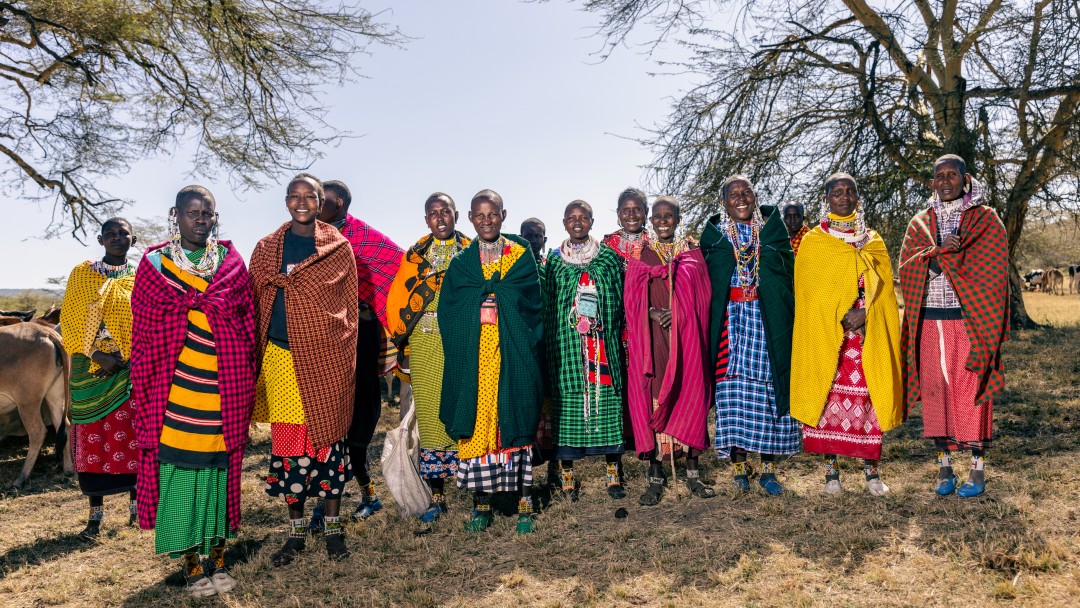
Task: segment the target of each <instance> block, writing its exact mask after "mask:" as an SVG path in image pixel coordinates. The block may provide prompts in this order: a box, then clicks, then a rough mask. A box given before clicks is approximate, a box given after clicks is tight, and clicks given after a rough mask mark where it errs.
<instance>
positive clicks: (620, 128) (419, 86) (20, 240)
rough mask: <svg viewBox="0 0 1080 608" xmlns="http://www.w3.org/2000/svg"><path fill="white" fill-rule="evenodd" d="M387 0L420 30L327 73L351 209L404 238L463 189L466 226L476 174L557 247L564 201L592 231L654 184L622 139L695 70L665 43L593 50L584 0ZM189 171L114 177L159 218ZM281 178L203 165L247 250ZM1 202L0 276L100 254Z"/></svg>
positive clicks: (173, 167) (654, 117) (268, 224)
mask: <svg viewBox="0 0 1080 608" xmlns="http://www.w3.org/2000/svg"><path fill="white" fill-rule="evenodd" d="M389 4H390V3H389V2H382V3H379V4H375V3H370V2H365V3H364V6H365V7H367V8H369V9H371V10H378V9H379V7H380V5H389ZM393 4H395V5H396V6H394V8H393V11H392V13H387V14H386V15H384V17H385V20H386V21H389V22H390V23H392V24H394V25H396V26H397V27H399V28H400V29H401V30H402V32H403V33H404V34H406V35H407V36H411V37H412V38H413V40H411V41H409V42H407V43H406V44H405V45H404V47H403V48H400V49H394V48H375V49H374V54H373V55H370V56H360V57H358V58H357V61H358V62H359V65H360V67H361V70H362V72H363V73H364V75H365V76H366V77H367V78H365V79H362V80H360V81H359V82H356V83H353V84H350V85H348V86H346V87H344V88H340V89H339V88H336V87H329V88H328V91H327V98H326V103H327V105H328V106H331V107H332V108H333V110H332V112H331V115H330V117H329V121H330V123H331V124H333V125H335V126H337V127H339V128H341V129H343V130H346V131H350V132H352V133H353V134H356V135H362V137H357V138H353V139H346V140H344V141H343V142H342V143H341V144H340V146H338V147H337V148H334V149H330V150H328V151H327V154H326V157H325V158H324V159H323V160H321V161H319V162H318V163H316V164H315V165H314V166H313V167H312V168H311V172H312V173H314V174H315V175H317V176H318V177H320V178H322V179H341V180H343V181H345V182H346V183H347V184H348V185H349V187H350V188H351V190H352V192H353V205H352V209H351V211H352V213H353V214H354V215H356V216H358V217H360V218H362V219H364V220H366V221H367V222H369V223H371V224H372V225H374V226H375V227H376V228H378V229H380V230H382V231H383V232H385V233H386V234H388V235H389V236H390V237H391V238H393V239H394V240H395V241H397V242H398V244H400V245H402V246H403V247H404V246H408V245H409V244H411V243H413V242H414V241H415V240H416V239H417V238H419V237H420V236H421V235H422V234H424V233H425V232H426V227H425V226H424V224H423V219H422V218H423V202H424V199H425V198H427V195H428V194H430V193H431V192H434V191H437V190H441V191H444V192H447V193H449V194H450V195H451V196H453V197H454V199H455V201H457V202H458V207H459V210H461V212H462V213H461V215H462V217H461V223H460V224H459V228H460V229H461V230H462V231H463V232H465V233H466V234H470V235H471V234H473V231H472V226H471V225H470V224H469V223H468V220H467V219H466V217H465V211H466V210H467V207H468V201H469V199H470V198H471V197H472V195H473V194H474V193H475V192H477V191H478V190H480V189H482V188H493V189H495V190H496V191H498V192H499V193H501V194H502V195H503V197H504V199H505V201H506V209H507V215H508V217H507V227H508V231H512V232H516V231H517V227H518V226H519V225H520V222H521V220H523V219H525V218H526V217H529V216H537V217H539V218H540V219H542V220H543V221H544V222H545V223H546V224H547V226H548V245H549V246H553V245H557V244H558V243H559V242H560V241H561V240H562V239H563V238H565V234H564V232H563V229H562V223H561V218H562V210H563V207H564V206H565V205H566V203H568V202H570V201H571V200H574V199H579V198H580V199H584V200H586V201H588V202H589V203H591V204H592V206H593V208H594V210H595V212H596V216H597V218H596V219H597V221H596V225H595V228H594V232H595V233H597V234H598V235H599V234H601V233H605V232H610V231H611V230H613V229H614V228H615V214H614V207H615V198H616V197H617V196H618V194H619V192H621V191H622V189H623V188H625V187H626V186H645V185H646V184H645V180H646V179H647V176H646V175H645V174H644V172H643V170H642V169H641V166H642V165H644V164H645V163H647V162H649V161H650V160H651V159H652V152H651V151H649V150H646V149H643V148H642V147H641V146H640V145H639V144H637V143H636V142H634V141H631V140H630V139H627V138H632V137H636V136H641V135H643V134H644V132H643V131H642V127H651V126H653V125H654V124H656V123H658V122H661V121H663V119H664V117H665V116H666V115H667V113H668V111H669V108H670V104H671V100H672V99H673V98H678V97H679V96H680V94H681V93H682V92H683V91H685V90H686V89H687V88H688V87H689V86H690V80H689V78H688V77H686V76H650V75H649V73H650V72H655V71H657V69H658V68H657V66H656V63H655V58H650V57H648V56H646V55H644V54H642V51H641V49H635V48H628V49H620V50H618V51H617V52H616V53H615V54H614V55H613V56H612V57H611V58H610V59H608V60H607V61H605V62H599V61H598V59H597V57H595V56H594V55H593V54H592V53H593V52H595V51H596V50H598V49H599V48H600V47H601V40H600V39H598V38H596V37H594V36H592V35H591V34H592V32H591V28H592V27H593V26H595V24H596V22H597V17H596V16H595V15H588V14H584V13H581V12H579V11H578V10H577V6H579V5H578V4H575V3H568V2H565V1H559V0H556V1H554V2H547V3H540V4H533V3H523V2H512V1H508V0H486V1H470V2H453V3H451V2H442V1H438V0H410V1H409V2H398V3H393ZM188 170H189V167H188V166H187V156H186V154H184V153H183V151H181V152H180V153H179V154H177V155H176V156H175V157H173V158H159V159H153V160H150V161H147V162H144V163H141V164H139V165H138V166H136V167H134V168H133V169H132V171H131V172H130V173H129V174H127V175H124V176H121V177H119V178H117V179H113V180H110V181H109V182H106V184H105V185H106V186H107V189H108V190H110V191H111V192H112V193H113V194H115V195H118V196H121V197H124V198H129V199H132V200H134V201H136V203H135V204H134V205H133V206H132V207H130V208H128V209H127V210H126V211H125V212H124V214H125V215H126V216H127V217H129V218H136V217H163V216H164V214H165V213H166V212H167V209H168V207H169V206H170V205H171V204H172V200H173V198H174V196H175V193H176V191H177V190H179V189H180V188H181V187H182V186H184V185H186V184H187V183H190V182H191V179H190V178H189V177H187V171H188ZM285 179H286V178H283V180H285ZM275 181H276V182H277V183H271V184H270V187H269V188H267V189H266V190H264V191H261V192H238V193H234V192H233V191H232V190H231V189H230V188H229V187H228V184H227V183H225V181H224V180H223V179H222V180H221V181H218V182H215V181H211V180H201V183H203V184H204V185H207V186H208V187H210V189H211V190H212V191H213V192H214V194H215V196H216V198H217V201H218V212H219V214H220V217H221V227H222V230H223V231H224V232H225V233H226V234H227V236H228V237H229V238H231V239H233V240H234V241H235V242H236V243H237V246H238V248H239V250H240V252H241V253H243V254H244V257H245V258H247V257H248V255H249V254H250V252H251V251H252V249H253V248H254V247H255V243H256V242H257V241H258V240H259V239H260V238H261V237H263V236H265V235H266V234H268V233H270V232H271V231H273V230H274V229H275V228H277V226H279V225H280V224H281V223H282V222H284V221H285V220H287V219H288V214H287V212H286V211H285V203H284V181H282V180H275ZM646 190H648V188H646ZM651 194H656V193H651ZM7 204H8V205H13V206H14V208H15V209H16V213H15V217H16V218H18V220H19V221H14V222H10V223H4V224H0V256H2V258H3V259H4V260H6V261H7V263H6V264H4V265H3V266H0V288H24V287H40V286H44V284H45V279H46V278H47V277H52V276H59V275H66V274H67V273H68V272H69V271H70V270H71V268H72V267H73V266H74V265H75V264H77V263H78V262H80V261H82V260H85V259H88V258H97V257H100V256H101V254H102V252H101V249H100V247H99V246H98V245H97V243H96V242H95V241H94V240H93V238H92V237H91V238H90V239H89V242H90V245H89V246H82V245H80V244H79V243H78V242H76V241H74V240H73V239H71V238H70V237H62V238H60V239H53V240H49V241H42V240H40V239H37V238H36V237H37V236H38V235H40V234H41V233H42V232H43V231H44V229H45V227H46V226H47V225H48V223H49V220H50V217H51V212H52V210H51V208H50V207H49V206H48V205H47V204H45V205H42V204H39V203H26V202H22V201H9V202H8V203H7Z"/></svg>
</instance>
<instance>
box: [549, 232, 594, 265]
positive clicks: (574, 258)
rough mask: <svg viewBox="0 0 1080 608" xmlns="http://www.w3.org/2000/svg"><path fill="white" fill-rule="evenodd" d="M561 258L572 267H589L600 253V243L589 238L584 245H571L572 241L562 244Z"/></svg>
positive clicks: (560, 249)
mask: <svg viewBox="0 0 1080 608" xmlns="http://www.w3.org/2000/svg"><path fill="white" fill-rule="evenodd" d="M559 253H560V257H562V259H563V261H564V262H566V263H567V264H570V265H572V266H588V265H589V262H592V261H593V258H595V257H596V256H597V254H599V253H600V243H598V242H596V239H594V238H592V237H589V240H587V241H585V242H584V243H571V242H570V239H566V240H565V241H563V242H562V246H561V247H560V248H559Z"/></svg>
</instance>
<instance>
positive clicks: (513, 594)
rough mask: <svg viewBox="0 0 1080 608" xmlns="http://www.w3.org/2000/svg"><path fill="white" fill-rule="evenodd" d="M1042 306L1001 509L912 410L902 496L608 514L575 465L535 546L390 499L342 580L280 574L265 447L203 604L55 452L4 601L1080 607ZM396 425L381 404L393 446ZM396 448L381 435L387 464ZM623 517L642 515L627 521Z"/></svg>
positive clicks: (8, 527) (808, 479)
mask: <svg viewBox="0 0 1080 608" xmlns="http://www.w3.org/2000/svg"><path fill="white" fill-rule="evenodd" d="M1033 295H1035V296H1041V297H1035V298H1030V299H1029V307H1030V308H1029V310H1030V311H1031V313H1032V314H1033V315H1034V316H1035V317H1036V318H1037V319H1039V320H1043V321H1051V320H1052V321H1053V322H1055V323H1058V324H1059V326H1058V327H1053V328H1049V329H1045V330H1038V331H1022V332H1017V333H1016V334H1015V335H1014V337H1013V340H1012V341H1011V342H1010V343H1009V344H1008V345H1007V347H1006V349H1005V359H1006V366H1007V386H1008V390H1007V394H1006V395H1005V397H1004V398H1003V399H1001V400H1000V401H999V402H998V403H996V404H995V427H996V428H995V441H994V448H993V450H992V451H991V452H990V453H989V454H988V458H987V478H988V491H987V494H986V495H984V496H982V497H979V498H976V499H971V500H961V499H959V498H957V497H955V496H952V497H947V498H940V497H937V496H936V495H934V494H933V492H932V488H933V484H934V479H935V477H936V467H935V464H934V461H933V458H934V453H933V449H932V447H931V445H930V444H929V442H927V441H925V440H923V439H922V438H921V436H922V423H921V417H920V413H919V411H918V409H916V410H915V411H913V412H911V415H910V417H909V419H908V421H907V422H906V423H905V424H904V425H903V426H901V427H900V428H898V429H896V430H894V431H891V432H890V433H888V435H887V436H886V440H885V453H884V459H883V465H882V473H883V476H884V479H885V481H886V482H887V483H888V484H889V485H890V486H891V487H892V493H891V494H890V495H889V496H887V497H885V498H873V497H871V496H869V495H868V494H866V492H865V489H864V488H863V484H862V482H861V475H860V473H861V471H860V470H859V467H858V463H856V462H853V461H846V462H842V465H841V466H842V467H843V473H844V477H843V480H844V483H845V488H846V490H847V492H846V493H845V494H844V495H842V496H838V497H831V498H826V497H825V496H824V495H823V494H822V492H821V489H822V483H823V480H822V476H821V475H822V474H821V469H820V465H819V463H818V461H817V460H816V459H814V458H811V457H808V456H805V455H799V456H795V457H794V458H792V459H790V460H789V461H787V462H785V463H783V465H782V466H781V472H780V477H781V480H782V481H783V482H784V484H785V485H786V487H787V492H786V493H785V495H784V496H782V497H779V498H771V497H766V496H765V495H763V494H761V493H758V492H754V493H751V494H749V495H746V496H743V495H741V494H737V493H736V492H735V490H734V488H733V487H732V486H731V482H730V474H731V473H730V468H729V466H728V465H726V464H725V463H721V462H718V461H717V460H716V459H715V457H710V456H706V457H705V458H703V475H704V477H705V478H706V479H707V480H712V481H715V483H716V487H717V490H718V492H719V496H717V497H716V498H713V499H711V500H701V499H697V498H690V497H689V496H688V492H687V491H686V489H685V486H682V491H681V493H680V496H679V497H677V496H676V488H678V487H679V485H676V484H672V486H671V487H669V489H668V491H667V493H666V494H665V496H664V499H663V502H662V503H661V504H660V505H659V506H657V507H652V508H646V507H640V506H638V504H637V496H638V495H639V494H640V493H641V492H642V491H643V490H644V489H645V485H646V482H645V479H644V474H645V467H643V466H642V465H641V464H640V463H637V462H634V461H632V460H631V459H628V460H627V472H628V480H627V489H628V491H629V494H630V495H629V496H628V497H627V498H626V499H624V500H621V501H612V500H611V499H609V498H608V497H607V495H606V493H605V492H604V488H603V463H602V462H601V461H592V462H586V463H583V464H582V465H580V466H579V467H578V471H579V473H580V474H581V477H582V478H583V484H584V487H583V494H582V498H581V500H580V501H579V502H577V503H570V502H568V501H565V500H563V499H562V498H561V497H557V496H556V497H554V498H551V499H550V500H548V499H547V498H545V500H544V508H543V510H542V513H541V515H540V517H539V519H538V521H537V532H536V533H535V534H533V535H531V536H528V537H521V536H518V535H517V534H515V533H514V524H515V521H516V520H515V518H514V517H509V516H500V517H497V518H496V523H495V525H494V526H493V527H492V528H490V529H489V530H488V531H486V532H484V533H482V534H470V533H466V532H465V531H464V530H463V529H462V526H463V524H464V523H465V521H466V520H467V518H468V516H469V507H470V506H471V505H470V504H469V502H468V498H467V496H466V495H465V494H463V493H462V492H460V491H458V490H456V489H455V490H451V491H450V493H449V501H450V509H451V510H450V512H449V513H448V514H447V516H446V517H444V518H443V519H442V520H441V521H439V522H438V523H437V524H436V525H434V526H430V527H428V526H423V525H421V524H420V523H419V522H417V521H416V520H413V519H405V518H402V517H400V516H398V514H397V513H396V509H395V508H394V506H393V501H392V499H391V498H390V496H389V492H388V491H387V490H386V489H385V487H384V486H380V493H381V495H382V497H383V500H384V502H385V503H386V507H387V508H385V509H383V511H381V512H380V513H379V514H377V515H376V516H375V517H374V518H372V519H371V520H368V521H367V522H364V523H358V524H350V525H349V526H348V530H347V543H348V546H349V548H350V550H351V551H352V557H351V558H350V559H348V560H346V561H343V562H330V561H329V560H328V559H327V558H326V555H325V551H324V549H323V543H322V541H321V539H309V542H308V549H307V551H306V553H305V554H304V555H303V558H302V559H301V560H299V561H297V562H294V563H293V564H292V565H290V566H288V567H285V568H280V569H275V568H272V567H271V566H270V564H269V561H268V556H269V554H270V553H272V552H273V551H274V550H276V548H277V547H278V545H279V544H280V543H281V542H283V540H284V529H285V522H286V519H285V508H284V506H283V505H282V504H279V503H278V502H277V501H273V500H271V499H269V498H268V497H267V496H266V494H265V493H264V492H263V491H262V483H261V476H262V475H263V474H264V472H265V468H266V466H267V465H266V462H267V458H268V450H269V437H268V433H267V432H266V431H265V430H259V431H257V432H255V433H254V435H253V437H254V442H253V444H252V445H251V447H250V448H249V450H248V453H247V458H246V460H245V473H244V496H243V501H244V502H243V505H244V509H243V510H244V526H243V528H242V530H241V532H240V535H239V538H238V539H237V540H236V541H235V542H233V543H232V544H231V545H230V547H231V549H230V551H229V553H228V555H227V561H228V562H229V563H230V564H231V569H232V572H233V574H234V576H235V577H236V578H237V579H238V580H239V582H240V584H239V586H238V587H237V589H236V590H235V591H233V592H232V593H230V594H228V595H226V596H223V597H215V598H210V599H206V600H188V599H187V598H186V597H185V596H184V593H183V589H182V586H181V585H182V578H181V577H180V575H179V569H178V568H179V567H178V565H177V564H176V563H175V562H170V561H169V560H168V559H167V558H165V557H162V556H156V555H154V553H153V534H152V532H146V531H140V530H137V529H134V528H129V527H127V526H126V521H127V508H126V500H127V499H126V497H123V496H116V497H110V498H108V499H107V500H106V519H105V522H104V524H103V532H102V535H101V537H100V540H99V541H97V542H90V543H87V542H82V541H80V540H78V539H77V537H76V535H77V533H78V532H79V531H80V530H81V529H82V527H83V525H84V524H85V517H86V502H85V498H84V497H82V496H81V494H80V493H79V491H78V489H77V486H76V485H75V482H74V481H73V480H72V479H70V478H65V477H64V476H63V475H62V474H61V473H60V472H59V470H58V468H57V464H56V460H55V457H54V456H53V455H51V454H46V455H45V456H43V458H42V460H40V461H39V464H38V468H37V470H36V471H35V476H34V478H33V480H32V482H31V484H30V486H29V487H28V488H26V489H25V490H24V491H23V492H22V493H21V494H19V495H13V494H10V493H9V494H8V495H7V496H6V497H5V498H3V499H0V530H2V531H3V533H2V534H0V605H3V606H12V607H16V606H132V607H139V606H187V605H200V606H202V605H206V606H209V605H226V606H442V605H446V606H460V607H463V608H464V607H473V606H480V607H485V606H491V607H498V608H506V607H507V606H550V607H555V606H604V607H606V606H673V607H678V606H807V607H809V606H825V607H828V608H837V607H842V606H950V607H964V606H973V607H974V606H979V607H984V606H997V605H1003V606H1004V605H1010V606H1039V607H1044V606H1078V605H1080V576H1078V569H1080V522H1078V511H1080V354H1078V352H1077V351H1078V346H1080V325H1078V324H1077V321H1078V320H1080V299H1077V298H1076V297H1074V298H1073V299H1075V300H1077V301H1071V302H1066V298H1067V297H1064V298H1063V297H1060V296H1059V297H1056V298H1054V297H1053V296H1046V295H1043V294H1033ZM1049 298H1053V299H1049ZM1040 315H1041V317H1040ZM1053 315H1058V316H1053ZM397 417H398V410H397V408H396V407H388V408H386V409H385V410H384V413H383V419H382V430H384V431H385V430H386V429H387V428H389V427H391V426H394V424H395V423H396V420H397ZM381 448H382V435H381V434H379V435H378V436H377V437H376V443H375V445H374V446H373V447H372V454H373V456H374V457H375V458H376V459H377V456H378V454H379V453H380V452H381ZM25 451H26V447H25V438H10V439H8V440H6V441H4V442H3V443H0V480H2V482H3V483H5V484H6V483H8V482H9V480H11V479H14V477H15V475H16V473H17V471H18V468H19V466H20V464H21V461H22V458H23V457H24V456H25ZM959 460H962V458H961V459H959ZM964 466H965V465H964V464H963V463H962V462H961V463H959V464H958V469H959V470H962V469H963V468H964ZM537 473H538V475H537V477H538V478H539V479H542V478H543V476H544V473H543V470H542V469H541V470H539V471H537ZM375 476H376V479H378V478H379V471H378V467H377V466H376V469H375ZM680 477H681V478H683V479H685V478H684V477H682V471H681V467H680ZM377 483H378V482H377ZM351 489H352V495H351V496H348V497H346V499H345V505H344V507H343V509H347V510H348V511H350V512H351V510H352V509H353V508H354V507H355V505H356V502H357V500H358V494H359V493H358V492H357V491H356V489H355V486H352V488H351ZM503 506H504V507H505V509H504V510H510V509H512V508H513V504H512V503H509V504H506V505H503ZM620 506H622V507H625V508H626V509H627V510H628V511H629V515H628V517H626V518H624V519H618V518H616V517H614V512H615V509H616V508H617V507H620Z"/></svg>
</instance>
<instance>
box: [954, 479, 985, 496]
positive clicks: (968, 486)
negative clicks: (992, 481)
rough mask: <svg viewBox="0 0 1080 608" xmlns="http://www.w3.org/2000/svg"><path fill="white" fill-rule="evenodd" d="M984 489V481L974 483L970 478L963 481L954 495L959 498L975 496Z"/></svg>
mask: <svg viewBox="0 0 1080 608" xmlns="http://www.w3.org/2000/svg"><path fill="white" fill-rule="evenodd" d="M985 491H986V481H983V482H982V483H975V482H974V481H971V480H970V479H969V480H967V481H965V482H964V485H962V486H960V488H959V489H958V490H957V491H956V495H957V496H959V497H960V498H975V497H976V496H978V495H980V494H982V493H983V492H985Z"/></svg>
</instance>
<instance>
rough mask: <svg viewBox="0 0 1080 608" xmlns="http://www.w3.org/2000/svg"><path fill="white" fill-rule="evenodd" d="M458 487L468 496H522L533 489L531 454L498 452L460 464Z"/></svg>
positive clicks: (457, 473)
mask: <svg viewBox="0 0 1080 608" xmlns="http://www.w3.org/2000/svg"><path fill="white" fill-rule="evenodd" d="M455 475H456V476H457V484H458V487H459V488H461V489H463V490H465V491H466V492H487V493H489V494H490V493H493V492H520V491H521V488H523V487H529V486H531V485H532V450H531V449H528V448H525V449H520V450H514V451H511V452H497V453H495V454H487V455H484V456H479V457H477V458H469V459H467V460H462V461H460V462H459V463H458V466H457V472H456V473H455Z"/></svg>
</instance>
